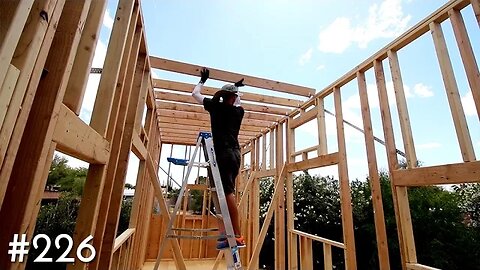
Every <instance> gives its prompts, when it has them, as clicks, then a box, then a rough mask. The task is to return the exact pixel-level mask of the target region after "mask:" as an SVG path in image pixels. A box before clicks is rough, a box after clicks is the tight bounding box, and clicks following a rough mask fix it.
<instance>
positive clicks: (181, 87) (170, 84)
mask: <svg viewBox="0 0 480 270" xmlns="http://www.w3.org/2000/svg"><path fill="white" fill-rule="evenodd" d="M153 86H154V87H155V88H156V89H165V90H172V91H178V92H182V93H191V92H192V90H193V88H194V87H195V85H194V84H188V83H183V82H174V81H169V80H162V79H153ZM218 90H219V89H218V88H214V87H208V86H203V89H202V94H205V95H209V96H213V95H214V94H215V93H216V92H217V91H218ZM157 94H158V92H157V91H156V92H155V98H160V97H159V96H158V95H157ZM242 94H243V95H242V100H246V101H254V102H259V103H267V104H273V105H280V106H286V107H299V106H300V105H301V104H303V102H304V101H303V100H300V99H294V98H282V97H276V96H269V95H260V94H254V93H248V92H244V91H242Z"/></svg>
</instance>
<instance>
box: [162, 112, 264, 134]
mask: <svg viewBox="0 0 480 270" xmlns="http://www.w3.org/2000/svg"><path fill="white" fill-rule="evenodd" d="M157 120H158V122H159V123H160V125H161V126H164V124H178V125H181V126H187V127H188V126H197V127H202V128H210V121H201V120H190V119H182V118H172V117H166V116H160V117H157ZM262 130H263V128H261V127H255V126H247V125H244V124H243V125H242V126H240V131H243V132H251V133H257V134H258V133H261V132H262Z"/></svg>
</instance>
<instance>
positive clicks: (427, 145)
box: [417, 142, 442, 149]
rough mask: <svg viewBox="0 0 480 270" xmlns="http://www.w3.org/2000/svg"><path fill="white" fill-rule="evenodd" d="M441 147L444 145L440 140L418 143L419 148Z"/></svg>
mask: <svg viewBox="0 0 480 270" xmlns="http://www.w3.org/2000/svg"><path fill="white" fill-rule="evenodd" d="M440 147H442V144H440V143H438V142H430V143H422V144H419V145H417V148H418V149H434V148H440Z"/></svg>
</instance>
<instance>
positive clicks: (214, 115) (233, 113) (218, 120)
mask: <svg viewBox="0 0 480 270" xmlns="http://www.w3.org/2000/svg"><path fill="white" fill-rule="evenodd" d="M203 107H204V108H205V110H207V111H208V112H209V113H210V124H211V126H212V136H213V145H214V146H215V150H217V151H218V150H223V149H228V148H236V149H239V148H240V146H239V143H238V132H239V131H240V125H241V124H242V119H243V115H244V113H245V111H244V110H243V108H242V107H236V106H232V105H227V104H224V103H222V102H215V101H212V99H211V98H204V99H203Z"/></svg>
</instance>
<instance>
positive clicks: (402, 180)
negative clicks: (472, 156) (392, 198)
mask: <svg viewBox="0 0 480 270" xmlns="http://www.w3.org/2000/svg"><path fill="white" fill-rule="evenodd" d="M393 175H394V177H395V178H394V179H395V182H394V184H395V185H396V186H411V187H413V186H431V185H444V184H445V185H446V184H461V183H475V182H480V161H472V162H466V163H457V164H448V165H439V166H431V167H421V168H413V169H406V170H395V171H393Z"/></svg>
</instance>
